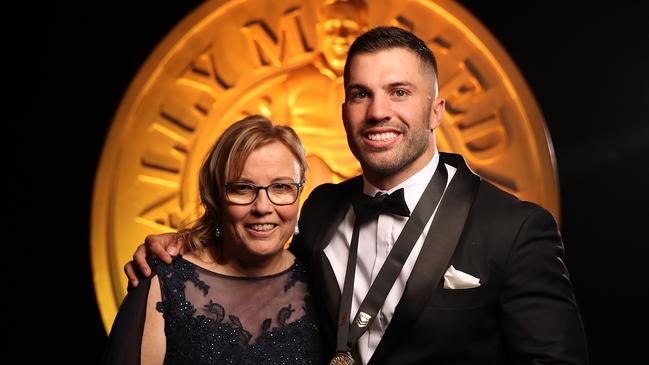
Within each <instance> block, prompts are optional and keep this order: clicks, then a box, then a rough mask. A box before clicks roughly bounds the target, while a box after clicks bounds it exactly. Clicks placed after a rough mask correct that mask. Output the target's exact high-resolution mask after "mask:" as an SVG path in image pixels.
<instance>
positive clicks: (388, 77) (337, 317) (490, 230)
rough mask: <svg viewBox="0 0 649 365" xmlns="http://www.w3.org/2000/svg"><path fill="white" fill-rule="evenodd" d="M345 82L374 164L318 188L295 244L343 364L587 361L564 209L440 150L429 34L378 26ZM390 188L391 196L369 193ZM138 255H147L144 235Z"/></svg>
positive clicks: (357, 133) (363, 155) (352, 133)
mask: <svg viewBox="0 0 649 365" xmlns="http://www.w3.org/2000/svg"><path fill="white" fill-rule="evenodd" d="M344 86H345V94H346V96H345V103H344V104H343V110H342V112H343V121H344V126H345V130H346V132H347V139H348V143H349V146H350V149H351V151H352V153H353V154H354V156H355V157H356V158H357V159H358V160H359V161H360V164H361V167H362V169H363V176H362V177H357V178H354V179H351V180H348V181H345V182H343V183H341V184H338V185H333V184H326V185H322V186H320V187H318V188H316V189H315V190H314V191H313V192H312V193H311V195H310V196H309V198H308V199H307V201H306V202H305V204H304V206H303V209H302V213H301V218H300V222H299V227H300V231H301V233H300V234H299V235H298V236H296V238H295V240H294V242H293V244H292V250H293V252H294V253H295V254H296V256H297V257H299V258H300V259H301V260H302V261H303V262H305V263H306V264H307V265H308V266H309V268H310V272H311V288H312V292H313V295H314V296H315V297H316V299H317V302H318V303H319V304H320V314H321V324H322V327H323V332H324V333H325V336H326V338H327V339H328V342H329V343H328V345H329V346H330V348H331V353H332V356H334V355H333V354H334V352H336V354H337V355H335V356H336V357H335V360H334V361H332V363H350V362H349V361H350V360H351V357H352V356H353V358H354V359H355V361H356V362H357V363H363V364H541V363H543V364H585V363H587V361H588V360H587V350H586V343H585V337H584V332H583V327H582V324H581V318H580V315H579V311H578V308H577V305H576V302H575V299H574V295H573V289H572V285H571V283H570V281H569V279H568V273H567V270H566V268H565V266H564V263H563V245H562V242H561V238H560V236H559V233H558V231H557V227H556V224H555V222H554V220H553V218H552V216H551V215H550V214H549V213H548V212H547V211H546V210H544V209H543V208H541V207H539V206H537V205H535V204H533V203H528V202H521V201H519V200H518V199H516V198H515V197H513V196H512V195H509V194H507V193H505V192H503V191H501V190H499V189H497V188H496V187H494V186H493V185H491V184H489V183H487V182H485V181H482V180H481V179H480V178H479V177H478V176H476V175H474V174H473V173H472V172H471V170H469V168H468V167H467V165H466V164H465V162H464V160H463V159H462V157H461V156H459V155H454V154H446V153H439V152H438V151H437V149H436V145H435V133H434V130H435V129H436V128H437V127H438V126H439V124H440V122H441V119H442V116H443V113H444V100H443V99H441V98H439V97H438V96H437V89H438V87H437V67H436V62H435V59H434V56H433V54H432V52H431V51H430V49H429V48H428V47H427V46H426V45H425V43H424V42H423V41H421V40H420V39H419V38H417V37H416V36H414V35H413V34H411V33H409V32H407V31H404V30H401V29H398V28H394V27H380V28H375V29H372V30H370V31H368V32H367V33H365V34H363V35H361V36H360V37H359V38H358V39H357V40H356V41H355V42H354V44H353V45H352V46H351V48H350V50H349V53H348V56H347V63H346V65H345V72H344ZM360 192H362V193H364V195H365V197H363V196H362V195H361V194H360ZM376 193H387V194H390V195H389V197H385V195H382V194H379V195H378V196H379V197H378V198H376V199H371V198H368V197H367V196H374V195H375V194H376ZM400 196H403V198H404V200H405V205H406V206H405V207H404V204H403V201H399V199H398V198H399V197H400ZM395 197H396V198H395ZM352 202H354V204H352ZM438 202H439V203H438ZM388 206H390V207H392V208H390V209H393V210H389V211H386V210H383V209H388V208H389V207H388ZM368 207H370V208H368ZM371 207H374V208H373V209H374V211H372V208H371ZM368 211H369V213H368ZM422 212H426V213H422ZM411 222H412V224H411ZM417 222H420V223H417ZM418 224H419V225H418ZM417 225H418V226H417ZM413 227H415V228H413ZM401 236H404V237H409V238H408V239H403V240H402V239H401ZM154 238H155V237H148V238H147V241H148V246H149V249H150V251H151V252H153V253H154V254H157V255H160V257H161V258H163V259H169V258H168V255H167V253H166V252H165V251H164V248H163V247H162V246H163V242H162V241H169V239H168V236H167V239H154ZM356 253H358V255H357V254H356ZM356 256H357V257H356ZM135 257H136V261H137V262H138V264H139V265H140V266H143V267H146V264H145V263H144V258H145V249H144V247H142V246H141V247H140V248H138V252H137V253H136V256H135ZM348 262H349V263H351V264H350V265H349V266H348ZM126 271H127V274H129V277H131V278H132V281H133V282H135V281H136V279H135V277H134V275H133V271H134V270H133V265H132V264H128V265H127V267H126ZM144 272H145V273H146V272H147V271H144ZM386 273H388V274H386ZM352 275H353V276H352ZM377 277H378V279H377ZM386 277H387V278H389V280H384V279H385V278H386ZM341 293H342V294H341ZM350 323H351V325H350Z"/></svg>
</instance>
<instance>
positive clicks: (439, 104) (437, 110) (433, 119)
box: [428, 98, 446, 131]
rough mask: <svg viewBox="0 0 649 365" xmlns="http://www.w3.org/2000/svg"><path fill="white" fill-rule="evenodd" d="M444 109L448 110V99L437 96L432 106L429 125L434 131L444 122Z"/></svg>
mask: <svg viewBox="0 0 649 365" xmlns="http://www.w3.org/2000/svg"><path fill="white" fill-rule="evenodd" d="M444 110H446V100H444V99H442V98H436V99H435V100H433V101H432V107H431V108H430V116H429V118H428V120H429V123H430V125H429V127H430V130H431V131H433V130H435V129H437V127H439V125H440V124H441V123H442V118H444Z"/></svg>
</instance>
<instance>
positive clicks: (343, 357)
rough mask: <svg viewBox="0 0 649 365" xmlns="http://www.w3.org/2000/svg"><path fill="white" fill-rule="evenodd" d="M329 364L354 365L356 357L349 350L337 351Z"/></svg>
mask: <svg viewBox="0 0 649 365" xmlns="http://www.w3.org/2000/svg"><path fill="white" fill-rule="evenodd" d="M329 365H354V358H353V357H352V355H351V354H350V353H349V352H336V354H335V355H334V357H333V358H332V359H331V361H330V362H329Z"/></svg>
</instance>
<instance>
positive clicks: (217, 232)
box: [214, 227, 223, 237]
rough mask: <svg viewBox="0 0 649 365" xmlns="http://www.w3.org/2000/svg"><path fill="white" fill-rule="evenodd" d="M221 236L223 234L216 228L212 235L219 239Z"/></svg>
mask: <svg viewBox="0 0 649 365" xmlns="http://www.w3.org/2000/svg"><path fill="white" fill-rule="evenodd" d="M222 234H223V232H221V228H219V227H216V228H215V229H214V235H215V236H216V237H221V235H222Z"/></svg>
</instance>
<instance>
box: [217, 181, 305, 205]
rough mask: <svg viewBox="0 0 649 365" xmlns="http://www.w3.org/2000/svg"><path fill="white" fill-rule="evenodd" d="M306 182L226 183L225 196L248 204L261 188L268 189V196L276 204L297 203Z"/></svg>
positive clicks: (242, 203)
mask: <svg viewBox="0 0 649 365" xmlns="http://www.w3.org/2000/svg"><path fill="white" fill-rule="evenodd" d="M303 186H304V182H299V183H293V182H291V183H288V182H278V183H273V184H270V185H268V186H257V185H255V184H250V183H244V182H233V183H227V184H225V197H226V198H227V200H228V202H230V203H232V204H237V205H248V204H251V203H252V202H254V201H255V199H257V195H259V190H260V189H264V190H266V196H267V197H268V200H270V202H271V203H273V204H275V205H290V204H293V203H295V201H296V200H297V197H298V195H299V193H300V189H302V187H303Z"/></svg>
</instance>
